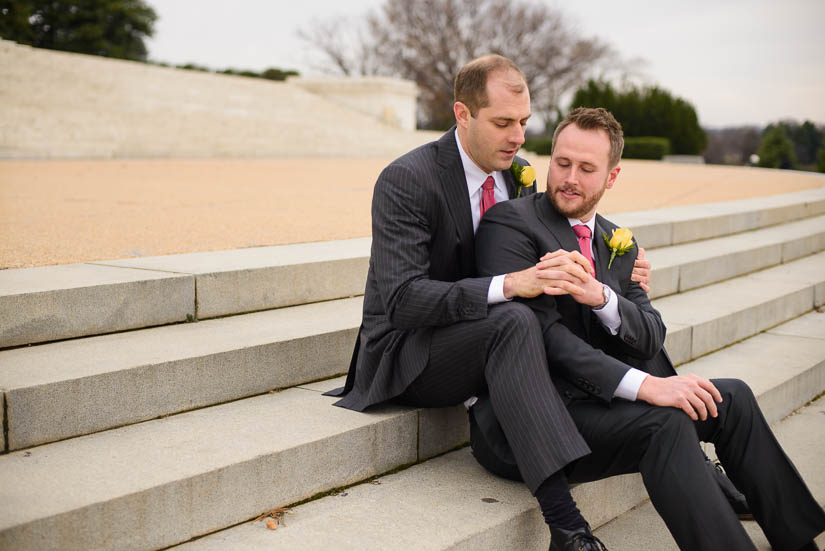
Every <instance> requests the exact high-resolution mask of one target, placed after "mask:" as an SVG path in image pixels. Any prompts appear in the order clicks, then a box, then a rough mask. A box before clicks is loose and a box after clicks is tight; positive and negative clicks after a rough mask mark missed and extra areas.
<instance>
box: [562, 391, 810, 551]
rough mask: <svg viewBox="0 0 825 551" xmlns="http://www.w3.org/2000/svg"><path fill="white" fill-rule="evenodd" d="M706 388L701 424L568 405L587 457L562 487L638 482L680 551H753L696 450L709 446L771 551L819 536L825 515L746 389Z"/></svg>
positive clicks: (643, 407)
mask: <svg viewBox="0 0 825 551" xmlns="http://www.w3.org/2000/svg"><path fill="white" fill-rule="evenodd" d="M712 382H713V384H714V385H716V388H718V389H719V391H720V392H721V394H722V399H723V401H722V403H721V404H718V411H719V415H718V417H716V418H711V417H708V419H707V420H706V421H692V420H691V419H690V418H689V417H688V416H687V415H686V414H685V413H684V412H683V411H682V410H679V409H676V408H670V407H655V406H651V405H649V404H646V403H644V402H638V401H637V402H628V401H623V400H614V401H613V403H612V404H611V405H610V406H606V405H605V404H603V403H601V402H596V401H594V400H577V401H574V402H572V403H570V404H569V405H568V409H569V411H570V414H571V415H572V416H573V419H574V420H575V422H576V425H577V426H578V427H579V430H580V431H581V434H582V435H583V436H584V439H585V440H586V441H587V443H588V444H589V446H590V448H591V449H592V450H593V453H592V454H590V455H588V456H587V457H584V458H582V459H580V460H578V461H576V462H575V463H574V464H572V465H571V466H570V467H568V469H567V475H568V479H569V480H570V481H571V482H587V481H592V480H598V479H602V478H606V477H608V476H613V475H618V474H624V473H631V472H641V474H642V478H643V479H644V483H645V487H646V488H647V491H648V494H649V496H650V499H651V502H652V503H653V505H654V507H655V508H656V510H657V511H658V512H659V514H660V515H661V517H662V518H663V519H664V521H665V523H666V524H667V527H668V529H669V530H670V533H671V534H672V535H673V538H674V539H675V540H676V542H677V544H678V545H679V547H680V548H681V549H684V550H689V551H693V550H717V549H731V550H739V549H749V550H750V549H754V546H753V543H752V542H751V540H750V538H749V537H748V535H747V534H746V532H745V530H744V529H743V528H742V525H741V523H740V521H739V520H738V519H737V518H736V515H735V514H734V512H733V510H732V509H731V507H730V505H729V504H728V502H727V500H726V499H725V496H724V495H723V493H722V491H721V490H720V489H719V487H718V485H717V484H716V482H715V481H714V480H713V477H712V473H711V472H710V470H709V469H708V468H707V467H706V466H705V462H704V457H703V455H702V453H701V450H700V448H699V446H697V445H696V443H697V440H700V441H703V442H712V443H713V444H714V445H715V447H716V453H717V455H718V457H719V460H720V461H721V463H722V465H723V466H724V468H725V471H726V472H727V473H728V476H729V477H730V478H731V480H732V481H733V483H734V484H736V487H737V488H739V489H740V490H741V491H742V493H744V494H745V496H746V497H747V498H748V504H749V505H750V507H751V510H752V512H753V515H754V518H755V520H756V521H757V522H758V523H759V525H760V526H761V527H762V529H763V531H764V532H765V535H766V536H767V538H768V541H769V542H770V544H771V546H772V547H773V548H774V549H778V550H788V551H796V550H798V549H799V548H800V547H801V546H802V545H804V544H805V543H807V542H809V541H811V540H812V539H813V538H814V537H815V536H816V535H817V534H819V533H820V532H822V531H823V530H825V513H824V512H823V510H822V508H821V507H820V506H819V504H818V503H817V502H816V500H815V499H814V498H813V496H812V495H811V492H810V491H809V490H808V488H807V486H806V485H805V483H804V482H803V480H802V478H801V477H800V475H799V473H798V472H797V470H796V468H795V467H794V466H793V464H792V463H791V461H790V459H788V457H787V456H786V455H785V453H784V452H783V451H782V448H781V447H780V445H779V443H778V442H777V441H776V438H775V437H774V435H773V433H772V432H771V429H770V427H769V426H768V423H767V422H766V420H765V418H764V416H763V415H762V412H761V411H760V409H759V406H758V404H757V402H756V399H755V397H754V395H753V393H752V392H751V390H750V388H749V387H748V386H747V385H746V384H745V383H744V382H742V381H740V380H738V379H715V380H713V381H712Z"/></svg>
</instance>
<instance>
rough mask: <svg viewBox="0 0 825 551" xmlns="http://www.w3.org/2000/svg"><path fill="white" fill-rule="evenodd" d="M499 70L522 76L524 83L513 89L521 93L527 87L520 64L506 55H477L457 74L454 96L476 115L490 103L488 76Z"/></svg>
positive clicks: (471, 113)
mask: <svg viewBox="0 0 825 551" xmlns="http://www.w3.org/2000/svg"><path fill="white" fill-rule="evenodd" d="M497 71H515V72H516V73H518V75H519V76H520V77H521V80H522V82H523V84H520V85H518V86H515V87H513V88H512V91H513V92H514V93H516V94H520V93H521V92H522V91H523V90H524V89H526V88H527V78H526V77H525V76H524V73H522V72H521V69H519V68H518V66H517V65H516V64H515V63H513V62H512V61H510V60H509V59H507V58H506V57H504V56H501V55H498V54H489V55H484V56H481V57H477V58H475V59H474V60H472V61H470V62H469V63H467V64H466V65H465V66H464V67H462V68H461V70H460V71H459V72H458V74H457V75H456V76H455V83H454V87H453V98H454V100H455V101H460V102H461V103H463V104H464V105H466V106H467V108H468V109H469V110H470V115H471V116H473V117H475V116H476V115H477V114H478V111H479V109H481V108H483V107H488V106H489V105H490V98H489V97H487V77H488V76H489V75H490V74H491V73H495V72H497Z"/></svg>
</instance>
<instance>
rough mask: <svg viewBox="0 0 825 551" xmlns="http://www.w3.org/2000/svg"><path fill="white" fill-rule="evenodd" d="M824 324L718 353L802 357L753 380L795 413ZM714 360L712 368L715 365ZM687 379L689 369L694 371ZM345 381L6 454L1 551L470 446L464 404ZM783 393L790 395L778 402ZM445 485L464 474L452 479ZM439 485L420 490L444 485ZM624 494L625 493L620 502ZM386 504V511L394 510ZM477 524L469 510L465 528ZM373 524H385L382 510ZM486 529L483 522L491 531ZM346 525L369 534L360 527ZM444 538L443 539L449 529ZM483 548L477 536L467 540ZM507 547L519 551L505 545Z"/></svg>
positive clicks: (772, 360) (523, 517)
mask: <svg viewBox="0 0 825 551" xmlns="http://www.w3.org/2000/svg"><path fill="white" fill-rule="evenodd" d="M823 315H825V314H821V313H818V312H812V313H810V314H807V315H806V316H805V317H803V318H800V319H799V320H794V321H792V322H789V323H787V324H783V325H781V326H779V327H777V328H775V329H774V330H772V332H771V333H770V334H766V333H763V334H761V335H758V336H756V337H754V340H756V339H761V340H771V341H775V340H776V337H782V343H781V344H782V347H779V346H773V348H771V347H770V346H765V345H760V344H759V343H758V342H757V344H756V345H752V344H751V343H749V342H748V341H746V342H743V343H739V344H736V345H734V346H732V347H731V348H729V349H727V350H726V351H723V352H726V353H727V354H731V355H732V356H734V357H735V356H737V355H742V356H744V355H745V354H748V353H750V354H752V355H755V356H756V357H755V358H752V363H753V364H754V365H756V364H759V362H763V363H764V365H774V366H776V365H780V364H782V365H784V363H787V358H788V357H793V358H795V360H794V361H795V362H796V363H794V364H793V366H792V368H791V369H787V370H778V369H774V371H776V372H778V373H771V377H772V379H771V382H763V381H762V380H761V379H760V376H761V375H760V374H761V373H763V372H765V371H769V370H764V369H762V370H759V371H758V372H757V371H755V372H754V373H756V375H754V376H750V374H749V376H748V377H746V380H747V381H748V382H749V383H751V384H752V386H753V387H754V389H755V391H756V392H757V394H758V395H759V399H760V404H762V405H763V408H765V409H766V415H767V416H769V417H776V415H777V413H776V411H774V410H772V409H771V408H772V407H774V406H772V404H777V403H780V402H783V404H782V406H783V407H784V406H785V405H786V404H791V407H796V406H799V405H801V404H803V403H804V400H805V399H807V396H808V395H809V393H810V392H811V391H812V388H811V387H812V386H813V385H814V384H819V390H816V391H815V392H818V391H821V390H822V389H823V388H824V387H823V385H822V384H821V381H822V379H823V371H825V324H823V323H822V321H821V320H822V318H821V317H822V316H823ZM714 358H717V360H716V363H715V364H713V365H711V364H709V363H708V362H712V361H713V359H714ZM792 363H793V362H792ZM797 363H798V365H797ZM701 365H703V366H704V369H705V374H713V375H714V376H726V375H728V374H729V373H728V371H729V367H728V356H727V355H723V354H721V353H715V354H713V355H711V356H708V357H707V358H704V359H703V360H702V364H701ZM759 365H761V364H759ZM794 366H795V367H794ZM682 369H684V370H687V371H690V370H692V364H689V365H688V366H685V367H684V368H682ZM783 374H784V375H783ZM798 377H805V381H806V384H794V383H793V382H792V379H795V378H798ZM817 381H819V382H817ZM341 383H342V379H340V378H339V379H333V380H328V381H324V382H322V383H315V384H312V385H306V386H303V387H297V388H293V389H289V390H285V391H283V392H277V393H273V394H266V395H262V396H257V397H253V398H248V399H244V400H238V401H235V402H231V403H228V404H223V405H219V406H213V407H209V408H204V409H200V410H197V411H192V412H188V413H183V414H181V415H176V416H172V417H168V418H164V419H156V420H152V421H147V422H145V423H140V424H136V425H131V426H128V427H122V428H118V429H113V430H109V431H105V432H101V433H97V434H93V435H89V436H84V437H79V438H74V439H70V440H64V441H62V442H57V443H52V444H46V445H43V446H39V447H36V448H32V449H30V450H28V451H17V452H12V453H10V454H7V455H4V456H2V457H0V488H2V489H3V490H2V496H3V500H2V501H0V548H4V549H5V548H10V549H57V548H60V549H97V548H117V549H140V548H143V549H146V548H155V547H161V546H164V545H171V544H173V543H176V542H181V541H186V540H188V539H190V538H192V537H195V536H198V535H201V534H205V533H209V532H213V531H216V530H220V529H222V528H225V527H227V526H232V525H234V524H237V523H239V522H243V521H245V520H248V519H251V518H254V517H255V516H256V515H258V514H260V513H261V512H263V511H266V510H269V509H271V508H274V507H280V506H284V505H287V504H290V503H295V502H297V501H300V500H303V499H306V498H308V497H311V496H313V495H315V494H317V493H318V492H325V491H328V490H330V489H332V488H335V487H340V486H344V485H348V484H352V483H355V482H358V481H362V480H365V479H369V478H370V477H373V476H375V475H378V474H381V473H384V472H387V471H390V470H393V469H395V468H398V467H401V466H404V465H407V464H410V463H414V462H417V461H421V460H424V459H427V458H430V457H433V456H435V455H437V454H439V453H442V452H445V451H448V450H450V449H452V448H453V447H455V446H457V445H460V444H461V443H462V442H466V439H467V422H466V414H465V413H464V411H463V408H461V407H454V408H446V409H438V410H427V409H424V410H415V409H409V408H401V407H395V406H385V407H381V408H378V409H376V410H374V411H371V412H370V413H366V414H365V413H357V412H352V411H348V410H343V409H340V408H336V407H333V406H331V403H332V402H333V401H334V399H333V398H329V397H325V396H321V395H320V393H321V392H323V391H325V390H327V389H329V388H332V387H335V386H337V385H339V384H341ZM777 393H779V394H781V399H778V398H776V397H775V395H776V394H777ZM463 453H465V454H466V451H465V452H463ZM462 461H463V463H464V464H466V465H468V467H467V468H469V469H470V476H472V477H476V478H478V477H479V476H481V475H483V477H484V482H483V483H482V486H480V487H481V488H482V489H484V488H491V490H490V492H484V493H485V495H482V497H493V498H494V499H497V500H498V501H499V502H501V503H506V504H512V503H517V502H518V500H517V499H516V498H511V497H509V496H511V495H516V496H518V495H522V496H523V497H522V498H521V499H522V502H523V503H524V505H523V506H522V507H521V509H520V511H521V512H520V513H519V515H520V516H519V517H518V518H517V519H514V518H513V517H512V514H510V513H508V515H510V516H508V521H507V523H508V525H511V526H522V527H529V526H533V530H535V531H537V532H540V529H539V528H540V525H541V520H540V518H539V517H538V515H536V514H535V512H534V511H532V509H529V508H528V507H527V504H528V503H530V496H529V493H528V492H527V491H526V490H525V489H524V488H521V489H520V490H519V489H512V490H508V492H516V494H511V493H500V492H499V493H491V492H492V490H496V492H498V490H499V489H500V488H501V487H502V486H501V484H506V483H505V482H504V481H498V480H495V479H493V478H492V477H489V476H487V475H486V474H484V473H482V472H481V471H480V470H479V468H478V467H476V466H475V465H473V464H472V460H471V459H470V458H469V456H468V457H466V458H465V459H463V460H462ZM469 465H472V467H470V466H469ZM411 471H412V470H411ZM402 474H403V473H402ZM447 478H448V479H450V480H453V479H457V478H459V476H458V475H457V474H456V473H452V472H451V473H449V476H447ZM431 480H432V482H431V483H429V484H423V483H422V484H420V485H419V487H422V488H433V487H434V488H439V487H441V486H442V485H443V484H445V483H444V482H442V481H441V480H439V479H434V478H431ZM484 484H487V485H488V486H484ZM490 485H491V486H490ZM448 489H449V491H448V492H447V493H449V494H456V495H461V494H460V492H457V491H456V489H455V488H448ZM502 492H503V490H502ZM518 492H521V494H519V493H518ZM486 494H490V495H486ZM615 495H622V496H625V497H623V498H622V499H621V500H618V501H617V500H615V499H613V497H612V496H615ZM607 496H610V499H607ZM576 497H577V499H578V500H579V501H580V503H581V505H582V507H583V510H584V511H585V513H586V514H587V516H588V518H590V519H591V521H592V522H593V523H594V525H597V524H600V523H602V522H606V521H608V520H609V519H610V518H613V517H615V516H617V515H618V514H621V512H622V511H624V510H628V509H629V508H631V507H633V506H634V505H636V504H637V503H639V502H640V500H642V499H643V498H644V493H643V490H642V488H641V485H640V482H639V479H638V477H633V476H631V477H620V478H617V479H612V480H610V481H606V482H604V483H599V484H595V485H593V484H589V485H583V486H581V487H579V488H577V489H576ZM328 499H332V498H328ZM395 499H397V497H396V498H395ZM479 499H480V498H479ZM320 501H323V500H320ZM605 503H609V504H610V505H609V507H607V508H605ZM356 505H357V504H356ZM485 505H486V503H485ZM531 505H532V504H531ZM433 506H434V505H433V504H432V503H431V504H430V507H431V508H432V507H433ZM378 507H379V509H380V510H383V509H385V504H384V503H378ZM348 509H349V508H348ZM365 510H366V509H365ZM474 515H475V513H472V514H469V515H464V513H463V512H462V518H461V522H467V521H468V518H469V517H472V516H474ZM367 516H368V517H371V518H375V519H379V518H380V515H378V514H377V513H376V512H373V513H371V514H369V515H367ZM427 518H429V517H427ZM327 520H329V519H327ZM445 520H449V519H445ZM513 520H517V522H515V523H513V522H512V521H513ZM325 522H326V521H325ZM326 524H327V525H329V522H326ZM396 524H397V525H400V524H401V523H400V522H399V523H396ZM489 524H490V518H489V517H486V520H485V526H488V525H489ZM536 525H538V526H539V528H536ZM347 526H360V521H358V522H355V523H347ZM255 528H260V525H255ZM447 528H449V530H446V532H450V531H454V530H453V528H454V527H447ZM526 529H527V528H525V530H526ZM436 532H439V533H441V532H445V530H437V531H436ZM505 532H506V530H505ZM522 532H523V531H521V530H520V531H519V532H518V534H521V533H522ZM285 533H286V532H285ZM353 533H354V534H356V535H357V534H360V533H362V532H360V531H358V532H353ZM225 534H226V533H224V535H225ZM336 534H339V535H340V530H337V531H336ZM518 534H517V535H518ZM482 536H483V537H484V538H487V537H492V536H491V535H490V534H483V535H482ZM220 537H224V536H220ZM507 537H515V536H512V535H508V536H507ZM202 541H204V542H206V541H208V540H206V539H204V540H202ZM385 541H386V540H385ZM468 541H469V540H468ZM477 541H481V540H475V539H472V540H471V542H477ZM516 541H518V540H516ZM502 545H504V547H503V548H507V545H510V544H509V543H506V541H505V540H503V541H502ZM241 547H243V545H241Z"/></svg>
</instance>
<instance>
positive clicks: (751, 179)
mask: <svg viewBox="0 0 825 551" xmlns="http://www.w3.org/2000/svg"><path fill="white" fill-rule="evenodd" d="M390 160H391V159H367V160H362V159H357V160H356V159H323V160H318V159H307V160H300V159H290V160H219V159H204V160H109V161H74V160H66V161H63V160H61V161H57V160H51V161H0V269H2V268H23V267H29V266H44V265H51V264H66V263H73V262H84V261H91V260H105V259H116V258H127V257H134V256H153V255H162V254H173V253H184V252H194V251H208V250H220V249H233V248H239V247H253V246H259V245H275V244H284V243H299V242H307V241H323V240H330V239H343V238H349V237H363V236H368V235H369V234H370V197H371V193H372V186H373V183H374V182H375V179H376V177H377V175H378V173H379V172H380V171H381V169H382V168H383V167H384V166H385V165H386V164H387V163H388V162H389V161H390ZM531 160H532V161H533V163H534V164H535V165H536V166H537V168H538V173H539V181H540V182H543V181H544V179H545V177H546V171H547V163H548V158H546V157H539V158H537V157H532V158H531ZM622 167H623V170H622V173H621V174H620V176H619V180H618V183H617V186H616V187H615V188H614V189H613V190H612V191H608V193H607V194H606V195H605V198H604V200H603V209H602V210H603V212H605V213H610V212H621V211H629V210H641V209H651V208H660V207H667V206H676V205H686V204H696V203H707V202H716V201H725V200H731V199H740V198H745V197H756V196H766V195H774V194H778V193H786V192H792V191H800V190H803V189H811V188H818V187H822V186H825V177H823V175H818V174H810V173H803V172H791V171H773V170H762V169H753V168H741V167H720V166H702V165H684V164H670V163H658V162H649V161H624V162H623V164H622ZM543 188H544V185H543V184H542V185H540V186H539V189H540V190H542V189H543Z"/></svg>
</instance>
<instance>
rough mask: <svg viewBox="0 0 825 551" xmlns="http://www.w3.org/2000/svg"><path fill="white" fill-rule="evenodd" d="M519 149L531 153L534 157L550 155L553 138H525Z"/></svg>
mask: <svg viewBox="0 0 825 551" xmlns="http://www.w3.org/2000/svg"><path fill="white" fill-rule="evenodd" d="M521 147H522V149H526V150H527V151H532V152H533V153H535V154H536V155H550V150H551V149H552V148H553V137H552V136H546V137H539V138H527V139H526V140H524V145H523V146H521Z"/></svg>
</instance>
